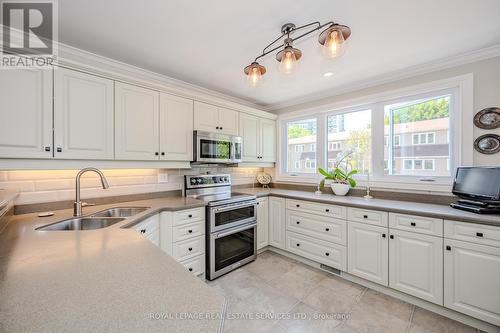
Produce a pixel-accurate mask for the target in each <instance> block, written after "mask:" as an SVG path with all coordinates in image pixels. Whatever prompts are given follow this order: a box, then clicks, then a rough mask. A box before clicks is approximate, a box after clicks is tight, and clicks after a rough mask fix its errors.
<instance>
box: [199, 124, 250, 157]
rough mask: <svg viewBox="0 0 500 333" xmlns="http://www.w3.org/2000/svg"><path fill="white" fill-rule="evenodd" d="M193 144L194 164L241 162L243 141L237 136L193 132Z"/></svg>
mask: <svg viewBox="0 0 500 333" xmlns="http://www.w3.org/2000/svg"><path fill="white" fill-rule="evenodd" d="M193 144H194V147H193V157H194V161H193V162H195V163H201V164H202V163H222V164H233V163H239V162H241V158H242V149H243V140H242V138H241V137H239V136H234V135H225V134H220V133H210V132H202V131H194V138H193Z"/></svg>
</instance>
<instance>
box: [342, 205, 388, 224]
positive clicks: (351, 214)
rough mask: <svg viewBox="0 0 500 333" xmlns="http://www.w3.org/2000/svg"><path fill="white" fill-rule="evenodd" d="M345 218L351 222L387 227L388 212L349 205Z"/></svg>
mask: <svg viewBox="0 0 500 333" xmlns="http://www.w3.org/2000/svg"><path fill="white" fill-rule="evenodd" d="M347 219H348V220H349V221H353V222H361V223H368V224H373V225H379V226H382V227H387V226H388V220H389V214H388V213H387V212H380V211H378V210H369V209H361V208H351V207H349V208H348V209H347Z"/></svg>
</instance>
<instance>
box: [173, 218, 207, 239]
mask: <svg viewBox="0 0 500 333" xmlns="http://www.w3.org/2000/svg"><path fill="white" fill-rule="evenodd" d="M203 235H205V221H198V222H193V223H186V224H181V225H177V226H174V227H172V242H178V241H182V240H185V239H190V238H193V237H199V236H203Z"/></svg>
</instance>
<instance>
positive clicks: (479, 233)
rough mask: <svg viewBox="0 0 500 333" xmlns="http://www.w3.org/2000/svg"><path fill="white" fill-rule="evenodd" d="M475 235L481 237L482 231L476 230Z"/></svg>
mask: <svg viewBox="0 0 500 333" xmlns="http://www.w3.org/2000/svg"><path fill="white" fill-rule="evenodd" d="M476 236H477V237H483V236H484V235H483V233H482V232H476Z"/></svg>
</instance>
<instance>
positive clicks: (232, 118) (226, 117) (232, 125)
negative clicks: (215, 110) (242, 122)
mask: <svg viewBox="0 0 500 333" xmlns="http://www.w3.org/2000/svg"><path fill="white" fill-rule="evenodd" d="M238 119H239V112H238V111H234V110H229V109H225V108H219V133H222V134H228V135H238V127H239V123H238Z"/></svg>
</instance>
